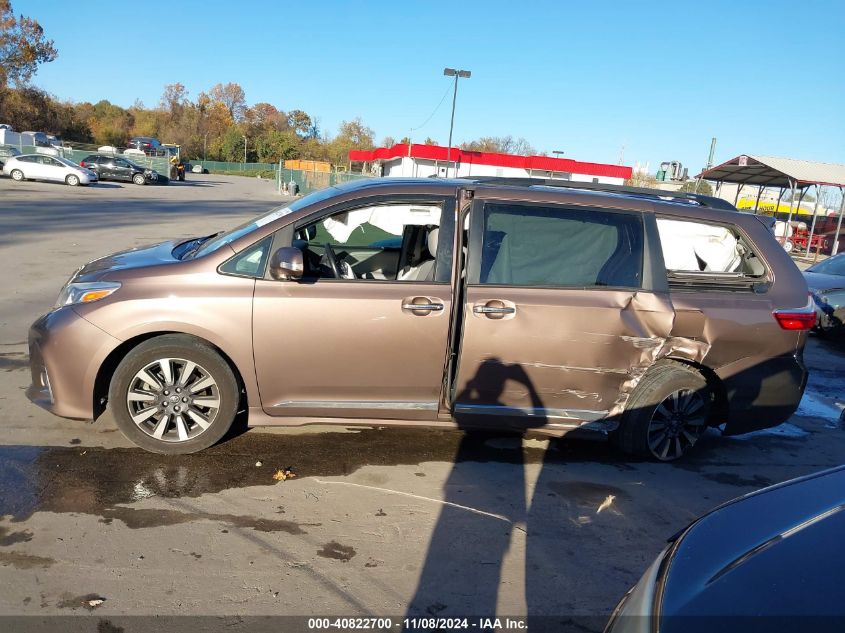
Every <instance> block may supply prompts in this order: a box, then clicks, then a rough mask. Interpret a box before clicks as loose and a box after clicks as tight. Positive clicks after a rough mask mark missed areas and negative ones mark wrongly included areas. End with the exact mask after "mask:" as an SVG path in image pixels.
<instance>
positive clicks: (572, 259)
mask: <svg viewBox="0 0 845 633" xmlns="http://www.w3.org/2000/svg"><path fill="white" fill-rule="evenodd" d="M483 220H484V222H483V236H482V245H481V257H480V260H481V261H480V271H479V275H478V279H479V282H480V283H482V284H489V285H500V286H552V287H559V288H593V287H623V288H639V287H640V285H641V283H642V268H643V226H642V218H641V216H640V215H638V214H633V213H617V212H612V211H604V210H594V209H571V208H566V207H555V206H542V205H528V204H507V203H494V204H486V205H485V206H484V210H483Z"/></svg>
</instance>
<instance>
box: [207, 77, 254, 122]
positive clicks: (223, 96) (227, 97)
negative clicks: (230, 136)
mask: <svg viewBox="0 0 845 633" xmlns="http://www.w3.org/2000/svg"><path fill="white" fill-rule="evenodd" d="M209 95H210V96H211V100H212V101H216V102H218V103H222V104H223V105H224V106H226V109H227V110H228V111H229V116H231V117H232V119H233V120H234V121H236V122H237V121H240V120H241V118H242V117H243V114H244V110H246V95H245V94H244V89H243V88H241V86H240V84H236V83H227V84H217V85H215V86H213V87H212V88H211V90H209Z"/></svg>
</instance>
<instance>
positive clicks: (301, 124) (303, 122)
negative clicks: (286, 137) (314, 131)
mask: <svg viewBox="0 0 845 633" xmlns="http://www.w3.org/2000/svg"><path fill="white" fill-rule="evenodd" d="M288 125H289V126H290V127H291V129H292V130H293V131H294V132H296V133H297V134H299V136H301V137H303V138H304V137H306V136H308V131H309V130H310V129H311V117H310V116H308V114H307V113H306V112H303V111H302V110H291V111H290V112H288Z"/></svg>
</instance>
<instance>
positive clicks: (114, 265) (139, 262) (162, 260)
mask: <svg viewBox="0 0 845 633" xmlns="http://www.w3.org/2000/svg"><path fill="white" fill-rule="evenodd" d="M183 241H184V240H178V241H177V240H170V241H169V242H162V243H161V244H153V245H151V246H138V247H135V248H132V249H129V250H127V251H120V252H119V253H112V254H111V255H106V256H105V257H101V258H100V259H95V260H94V261H93V262H89V263H87V264H85V265H84V266H83V267H82V268H80V269H79V270H78V271H77V272H76V274H75V275H74V276H73V278H72V281H97V280H99V279H102V278H103V277H104V276H105V275H106V274H107V273H112V272H116V271H120V270H129V269H133V268H143V267H146V266H159V265H164V264H175V263H176V262H178V261H179V260H178V259H176V258H175V257H173V249H174V248H175V247H176V245H177V244H179V243H181V242H183Z"/></svg>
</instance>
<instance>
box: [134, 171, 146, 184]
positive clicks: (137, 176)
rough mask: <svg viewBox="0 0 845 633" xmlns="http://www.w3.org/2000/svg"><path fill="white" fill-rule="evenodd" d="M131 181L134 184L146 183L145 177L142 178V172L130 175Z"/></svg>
mask: <svg viewBox="0 0 845 633" xmlns="http://www.w3.org/2000/svg"><path fill="white" fill-rule="evenodd" d="M132 182H134V183H135V184H136V185H144V184H146V183H147V179H146V178H144V174H135V175H134V176H132Z"/></svg>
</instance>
